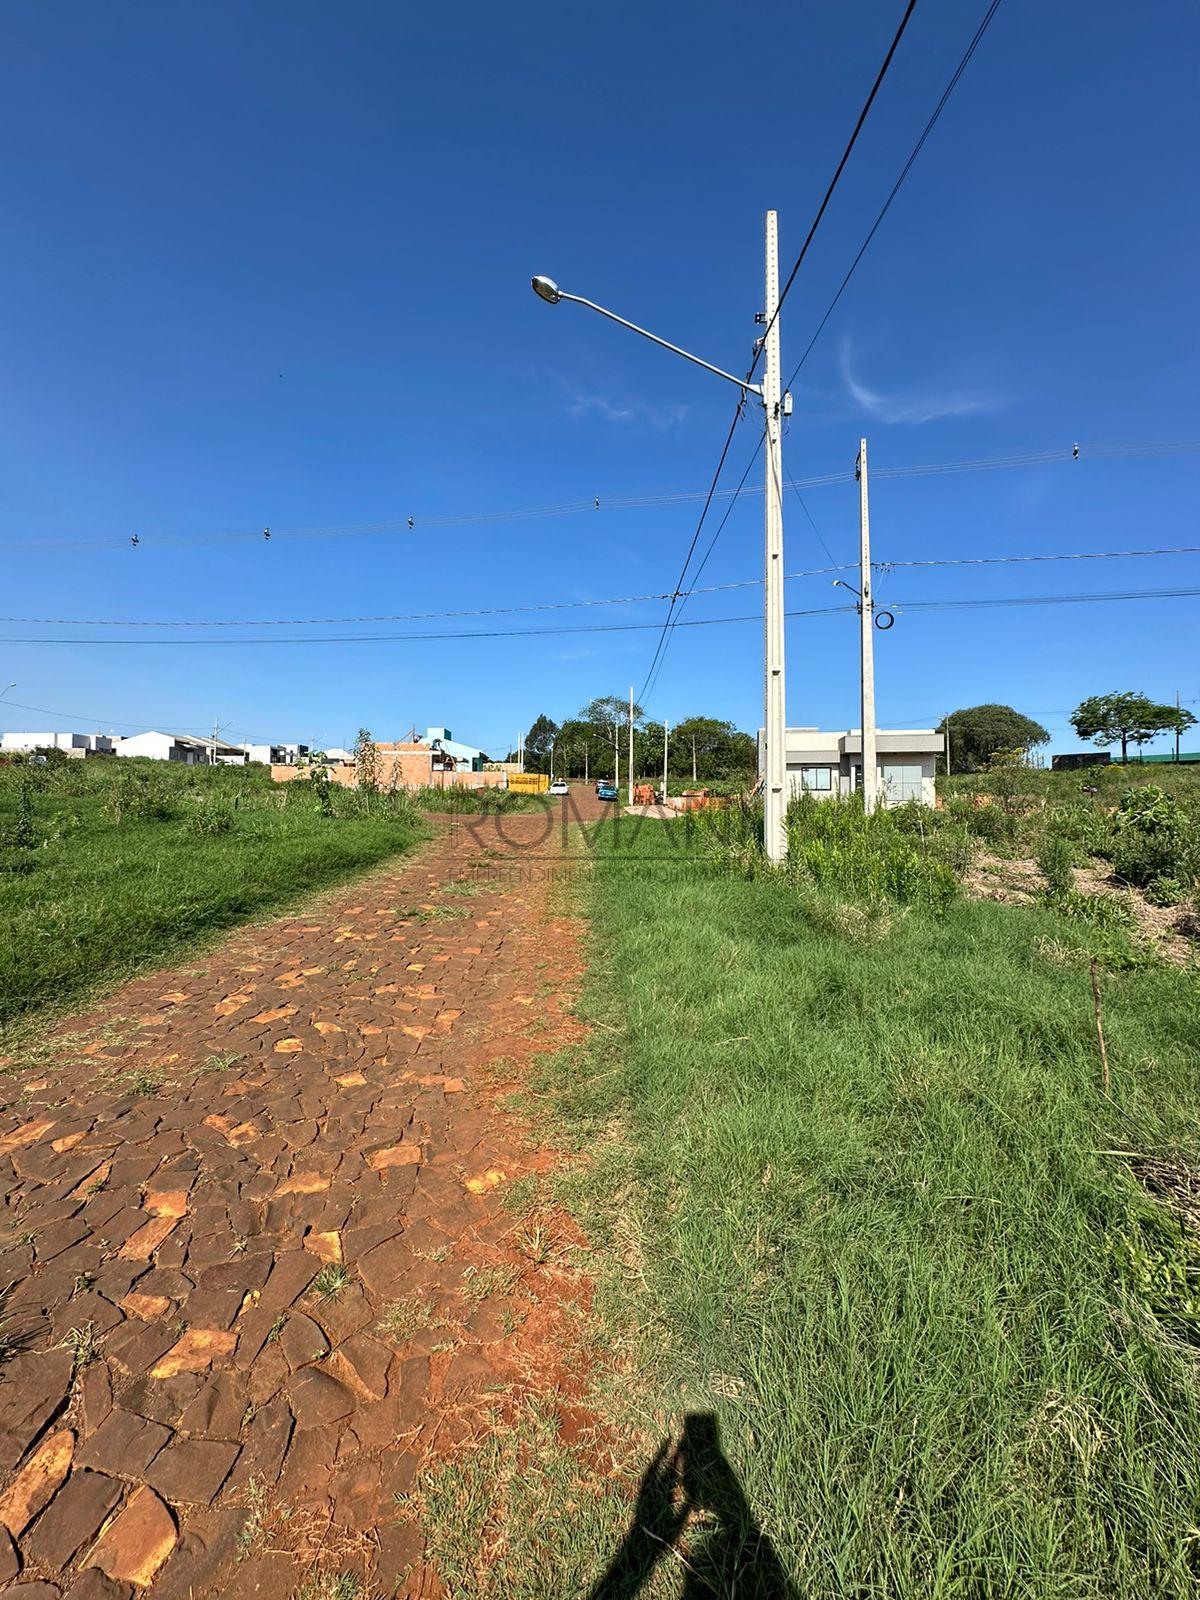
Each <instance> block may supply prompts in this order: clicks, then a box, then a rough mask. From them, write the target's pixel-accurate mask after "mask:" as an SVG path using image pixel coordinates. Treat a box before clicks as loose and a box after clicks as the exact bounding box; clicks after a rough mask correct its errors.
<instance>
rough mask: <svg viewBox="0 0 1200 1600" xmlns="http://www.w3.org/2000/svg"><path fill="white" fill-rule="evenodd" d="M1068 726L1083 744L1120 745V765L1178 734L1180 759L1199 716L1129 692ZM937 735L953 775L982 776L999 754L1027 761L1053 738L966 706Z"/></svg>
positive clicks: (994, 709) (1019, 719) (1003, 714)
mask: <svg viewBox="0 0 1200 1600" xmlns="http://www.w3.org/2000/svg"><path fill="white" fill-rule="evenodd" d="M1070 722H1071V726H1072V727H1073V728H1074V729H1075V732H1076V733H1077V734H1078V735H1079V737H1080V738H1081V739H1088V740H1090V741H1091V743H1093V744H1095V745H1098V746H1100V748H1101V749H1107V748H1109V747H1111V746H1113V745H1117V744H1119V745H1120V747H1121V760H1122V761H1128V759H1129V749H1130V746H1131V745H1132V746H1133V747H1134V748H1136V749H1141V747H1142V746H1143V745H1146V744H1149V743H1150V742H1151V740H1153V739H1157V738H1158V737H1159V736H1160V734H1164V733H1171V734H1174V736H1175V755H1176V757H1178V755H1179V741H1180V739H1181V738H1182V736H1183V735H1184V734H1185V733H1187V731H1188V729H1189V728H1194V727H1195V726H1196V718H1195V716H1194V715H1193V714H1192V713H1191V712H1190V711H1189V710H1188V709H1187V708H1186V707H1185V706H1173V705H1167V704H1164V703H1161V702H1159V701H1156V700H1152V699H1151V698H1150V697H1149V696H1148V695H1144V694H1140V693H1138V692H1136V691H1134V690H1128V689H1127V690H1114V691H1113V692H1112V693H1110V694H1094V695H1090V696H1089V697H1088V698H1087V699H1086V700H1082V701H1080V703H1079V705H1077V706H1076V707H1075V710H1074V711H1073V712H1072V713H1071V717H1070ZM937 731H938V732H939V733H944V734H946V735H947V740H948V744H949V770H950V771H951V772H978V771H979V770H980V769H981V768H982V767H985V766H986V765H987V764H988V762H989V761H991V760H993V759H994V758H995V757H996V756H997V755H1000V754H1013V753H1017V754H1020V755H1023V756H1025V757H1026V758H1028V756H1029V755H1030V754H1031V753H1032V752H1033V751H1034V750H1036V749H1037V748H1038V746H1039V745H1043V744H1045V743H1047V741H1048V740H1049V738H1050V735H1049V733H1048V732H1047V731H1046V729H1045V728H1043V727H1042V725H1041V723H1040V722H1035V721H1034V720H1033V718H1032V717H1026V716H1023V715H1022V714H1021V713H1020V712H1019V711H1015V710H1014V709H1013V707H1012V706H1005V705H982V706H964V707H963V708H962V709H961V710H959V711H952V712H951V713H950V714H949V716H947V717H944V718H943V719H942V721H941V722H940V723H939V724H938V727H937ZM943 765H944V763H943Z"/></svg>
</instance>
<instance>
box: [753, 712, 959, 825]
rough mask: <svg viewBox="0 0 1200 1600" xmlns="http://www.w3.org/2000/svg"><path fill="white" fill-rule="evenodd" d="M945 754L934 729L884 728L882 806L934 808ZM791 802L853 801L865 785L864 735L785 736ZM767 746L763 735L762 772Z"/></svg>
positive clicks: (810, 732) (878, 747)
mask: <svg viewBox="0 0 1200 1600" xmlns="http://www.w3.org/2000/svg"><path fill="white" fill-rule="evenodd" d="M945 748H946V739H945V735H944V734H941V733H938V732H937V731H936V730H935V729H933V728H880V729H879V730H878V731H877V733H876V735H875V757H876V762H877V766H878V771H879V795H880V803H881V804H883V805H887V806H899V805H904V804H905V803H906V802H907V801H909V800H916V801H919V802H920V804H921V805H925V806H931V805H933V803H934V799H935V787H934V778H935V775H936V773H937V758H938V756H940V755H942V754H943V753H944V751H945ZM786 749H787V775H788V798H789V799H795V798H796V797H797V796H798V795H802V794H811V795H814V796H816V797H817V798H818V799H830V798H832V797H833V796H835V795H836V796H841V797H845V796H847V795H852V794H853V793H854V792H855V791H856V790H857V789H858V788H859V787H860V786H861V783H862V733H861V731H860V730H859V729H857V728H848V729H847V730H846V732H845V733H823V732H822V731H821V729H819V728H789V729H788V730H787V734H786ZM763 751H764V740H763V734H762V730H761V729H760V730H759V735H758V770H759V773H760V774H761V773H762V771H763Z"/></svg>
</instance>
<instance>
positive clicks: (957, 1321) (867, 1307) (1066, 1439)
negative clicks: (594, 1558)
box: [529, 814, 1200, 1600]
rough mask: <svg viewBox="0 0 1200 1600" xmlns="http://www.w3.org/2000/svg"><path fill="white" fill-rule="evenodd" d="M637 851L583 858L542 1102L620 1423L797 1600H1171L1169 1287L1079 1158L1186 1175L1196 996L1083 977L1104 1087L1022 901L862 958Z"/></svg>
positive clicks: (1146, 1204)
mask: <svg viewBox="0 0 1200 1600" xmlns="http://www.w3.org/2000/svg"><path fill="white" fill-rule="evenodd" d="M842 828H843V823H842V822H840V821H838V820H835V819H833V818H830V817H829V816H828V814H823V817H822V820H821V822H820V824H819V829H818V832H817V834H816V837H817V838H818V839H822V840H824V841H826V842H827V843H828V844H829V845H830V848H831V850H832V847H834V846H839V845H840V843H841V840H842V831H841V830H842ZM809 842H811V836H810V840H809ZM636 848H637V847H634V854H636ZM641 848H642V849H643V852H644V854H645V856H646V857H647V860H646V862H645V864H644V867H643V870H641V871H638V870H636V862H635V861H633V860H632V859H631V853H630V849H629V847H628V846H626V847H625V848H624V849H623V851H622V852H621V858H620V859H617V858H615V857H614V856H612V855H611V854H610V855H609V857H608V858H607V859H606V856H605V853H604V852H603V850H601V851H600V853H599V854H598V855H597V866H596V871H595V875H594V878H593V881H592V889H591V891H590V892H591V896H592V898H591V911H592V917H593V927H592V960H593V966H592V969H591V979H590V988H589V992H588V997H587V1005H588V1008H589V1009H590V1012H591V1014H592V1015H593V1016H594V1018H595V1020H596V1021H597V1022H598V1023H601V1024H603V1026H602V1027H601V1028H599V1029H598V1031H597V1034H596V1039H597V1041H598V1043H597V1048H596V1049H595V1052H594V1054H593V1055H592V1056H591V1058H590V1060H589V1063H588V1066H587V1068H586V1070H585V1069H584V1068H583V1067H582V1066H581V1063H580V1062H579V1061H578V1060H577V1059H567V1058H564V1059H563V1060H562V1061H560V1062H559V1063H558V1064H557V1066H556V1067H553V1068H551V1069H550V1076H549V1078H548V1089H549V1092H550V1093H551V1095H552V1096H553V1097H554V1099H555V1103H556V1104H557V1106H558V1108H559V1111H560V1114H561V1115H562V1116H563V1118H564V1119H565V1126H566V1127H567V1128H568V1129H569V1130H570V1132H571V1133H572V1134H573V1136H574V1138H575V1140H576V1143H577V1146H578V1148H579V1150H580V1152H581V1159H582V1160H583V1161H584V1164H585V1173H587V1174H588V1176H586V1177H585V1179H584V1180H583V1188H582V1191H578V1192H580V1193H582V1195H583V1197H584V1199H585V1200H586V1203H587V1204H588V1205H589V1206H590V1207H591V1214H592V1219H593V1223H597V1220H598V1221H599V1223H600V1224H605V1223H606V1224H607V1227H608V1229H609V1233H608V1240H609V1244H608V1248H609V1250H610V1251H611V1255H610V1256H609V1258H608V1259H609V1260H610V1263H611V1265H610V1268H609V1271H608V1273H607V1276H606V1278H605V1286H604V1294H603V1295H602V1300H601V1303H605V1304H607V1305H608V1307H609V1312H610V1327H611V1328H612V1330H613V1331H614V1333H616V1334H620V1333H621V1332H622V1330H624V1336H625V1337H627V1338H628V1337H632V1338H634V1339H635V1342H636V1350H637V1357H636V1363H635V1364H636V1365H637V1366H638V1367H639V1368H640V1370H641V1373H642V1377H643V1382H644V1383H645V1384H646V1386H647V1389H648V1394H647V1399H648V1403H654V1402H656V1403H658V1404H659V1405H661V1406H663V1407H665V1408H667V1409H668V1410H670V1409H676V1410H677V1409H682V1408H683V1407H684V1406H686V1407H687V1408H688V1409H696V1408H701V1409H708V1410H712V1411H715V1412H716V1413H717V1414H718V1415H719V1417H720V1421H721V1429H722V1433H723V1436H724V1438H725V1440H726V1446H727V1450H728V1453H729V1456H730V1459H731V1462H732V1464H733V1467H734V1470H735V1471H736V1473H737V1474H738V1476H739V1477H740V1480H741V1482H742V1485H743V1488H744V1490H745V1493H746V1495H747V1496H748V1499H749V1502H750V1505H751V1506H752V1508H753V1511H754V1513H755V1515H756V1517H757V1519H758V1522H759V1524H760V1526H761V1528H762V1530H763V1531H764V1532H765V1533H766V1534H767V1535H768V1536H769V1537H770V1539H771V1540H772V1541H773V1543H774V1545H775V1547H776V1549H777V1551H778V1552H779V1553H780V1556H781V1558H782V1559H783V1561H784V1563H785V1565H786V1567H787V1570H788V1572H789V1574H790V1576H791V1579H792V1581H793V1582H794V1585H795V1592H796V1593H797V1594H798V1595H799V1594H803V1595H804V1596H805V1597H806V1600H846V1597H849V1596H853V1597H867V1596H871V1597H880V1600H883V1597H888V1600H901V1597H903V1600H975V1597H983V1596H1001V1595H1003V1596H1006V1597H1014V1600H1016V1597H1020V1600H1067V1597H1070V1600H1078V1597H1082V1596H1088V1597H1091V1596H1111V1597H1117V1596H1121V1597H1135V1596H1136V1597H1143V1596H1144V1597H1147V1600H1148V1597H1150V1596H1156V1597H1158V1596H1180V1597H1182V1596H1185V1595H1194V1594H1195V1592H1196V1586H1197V1583H1198V1581H1200V1535H1198V1534H1197V1525H1198V1523H1200V1473H1198V1472H1197V1468H1196V1462H1197V1461H1198V1460H1200V1407H1198V1405H1197V1389H1196V1366H1195V1361H1194V1355H1195V1349H1196V1340H1197V1333H1198V1331H1200V1319H1198V1318H1197V1315H1196V1306H1197V1304H1200V1301H1197V1299H1196V1298H1195V1283H1196V1275H1197V1269H1198V1266H1200V1262H1198V1260H1197V1252H1196V1250H1195V1247H1194V1242H1193V1241H1192V1240H1191V1236H1190V1235H1189V1234H1187V1233H1186V1232H1185V1231H1184V1229H1183V1228H1182V1225H1181V1224H1180V1222H1179V1220H1178V1218H1177V1217H1175V1216H1174V1215H1173V1214H1172V1213H1171V1212H1169V1211H1167V1210H1166V1209H1165V1208H1164V1207H1162V1206H1161V1205H1160V1204H1159V1203H1157V1202H1153V1201H1151V1200H1149V1199H1148V1198H1147V1197H1146V1196H1145V1194H1144V1193H1143V1191H1142V1190H1141V1189H1140V1188H1139V1186H1138V1185H1137V1184H1136V1183H1135V1182H1134V1181H1133V1179H1132V1177H1131V1176H1130V1174H1129V1170H1128V1168H1127V1166H1126V1164H1125V1163H1123V1162H1122V1161H1121V1160H1119V1159H1118V1158H1117V1157H1116V1156H1115V1155H1114V1153H1113V1152H1114V1151H1115V1150H1118V1149H1129V1150H1135V1151H1141V1152H1149V1151H1172V1152H1176V1153H1177V1154H1178V1155H1180V1156H1182V1157H1184V1158H1192V1159H1194V1158H1195V1156H1196V1144H1197V1139H1198V1137H1200V1135H1198V1130H1197V1122H1196V1116H1195V1093H1196V1072H1197V1066H1198V1058H1197V1054H1196V1015H1197V998H1198V993H1197V986H1196V981H1195V977H1194V975H1190V974H1187V973H1181V972H1178V971H1175V970H1168V969H1166V968H1165V967H1162V966H1159V965H1144V964H1143V965H1142V966H1140V967H1134V968H1132V969H1131V970H1128V971H1125V972H1122V973H1120V974H1114V973H1105V974H1104V975H1103V979H1102V981H1103V990H1104V1008H1105V1011H1104V1022H1105V1030H1106V1033H1107V1036H1108V1047H1109V1054H1110V1058H1111V1061H1112V1063H1113V1081H1112V1087H1111V1092H1110V1096H1106V1095H1105V1094H1104V1093H1103V1092H1102V1088H1101V1080H1100V1072H1099V1067H1098V1062H1097V1059H1096V1052H1095V1042H1094V1036H1093V1021H1092V1002H1091V996H1090V990H1089V982H1088V973H1087V962H1086V957H1085V956H1083V954H1082V950H1083V947H1082V946H1081V944H1080V930H1079V927H1078V925H1076V924H1074V923H1073V922H1071V921H1070V920H1068V919H1063V918H1061V917H1059V916H1058V915H1057V914H1056V913H1055V912H1054V911H1053V909H1051V908H1049V907H1045V908H1041V907H1039V908H1033V909H1022V908H1015V907H1010V906H1004V905H997V904H992V903H972V902H968V901H965V900H962V899H956V900H949V901H946V902H944V903H941V904H937V905H934V904H931V903H923V902H922V901H921V899H920V898H919V897H918V899H917V900H916V901H915V902H913V903H910V904H909V905H908V906H907V908H901V909H900V910H899V912H898V914H897V915H896V916H895V918H894V919H893V921H892V922H891V924H890V926H886V927H885V928H884V929H883V931H882V933H881V934H880V935H879V936H877V937H874V938H871V939H864V938H861V937H858V936H857V934H856V931H855V928H854V926H853V925H851V924H843V923H842V922H840V921H839V919H838V918H836V917H830V918H827V919H824V920H823V921H822V919H815V918H814V917H813V916H812V915H811V906H810V904H809V903H808V902H807V900H806V896H805V895H804V894H801V893H798V892H797V886H796V883H795V881H794V880H791V879H789V878H788V877H787V876H786V875H780V874H764V875H759V876H754V877H749V876H746V875H744V874H737V873H734V872H721V873H714V872H712V871H710V870H706V871H698V872H694V873H687V872H680V871H672V872H670V873H667V872H662V871H656V870H655V869H654V866H653V863H652V861H651V860H650V858H651V857H652V856H653V854H654V842H653V839H652V837H651V836H647V837H646V838H645V842H644V844H643V845H642V847H641ZM857 851H858V847H857V846H852V847H850V848H849V851H848V854H847V855H846V856H845V857H844V859H848V860H849V861H850V865H851V870H852V872H854V873H856V874H858V875H859V881H860V882H862V881H864V878H863V874H862V871H860V868H859V866H858V865H857V864H856V862H857ZM631 866H632V867H634V869H635V870H630V868H631ZM872 873H873V869H870V870H867V871H866V873H865V880H866V881H867V887H868V888H873V887H874V884H873V882H871V881H870V880H871V879H872ZM614 1195H615V1196H617V1197H619V1199H618V1202H617V1203H615V1204H614V1202H613V1198H612V1197H613V1196H614ZM631 1266H632V1267H633V1268H634V1269H635V1270H631ZM634 1329H637V1330H639V1332H638V1333H637V1334H632V1333H631V1331H630V1330H634ZM650 1375H653V1376H652V1379H651V1376H650ZM749 1539H750V1536H749V1534H748V1535H747V1540H748V1543H747V1554H746V1570H747V1571H749V1570H750V1554H749ZM684 1554H685V1555H686V1554H687V1552H686V1550H685V1551H684ZM734 1566H735V1569H736V1566H737V1563H736V1561H735V1563H734ZM738 1581H739V1580H738V1575H737V1571H736V1570H734V1571H733V1573H732V1577H731V1576H730V1574H729V1573H728V1572H726V1573H725V1574H724V1575H723V1577H721V1578H720V1580H719V1581H717V1580H713V1592H714V1593H718V1594H730V1595H732V1594H734V1593H736V1594H738V1595H739V1596H742V1595H747V1596H748V1595H749V1594H750V1593H751V1592H752V1591H751V1588H750V1587H748V1586H747V1583H748V1581H749V1580H745V1581H743V1583H742V1586H740V1587H739V1586H737V1585H738ZM721 1584H724V1585H725V1587H721ZM529 1592H530V1593H533V1592H534V1591H533V1590H530V1591H529ZM537 1592H538V1593H541V1592H542V1591H540V1590H539V1591H537ZM545 1592H546V1593H551V1592H553V1591H552V1589H547V1590H546V1591H545ZM655 1592H657V1591H655ZM664 1592H669V1591H664Z"/></svg>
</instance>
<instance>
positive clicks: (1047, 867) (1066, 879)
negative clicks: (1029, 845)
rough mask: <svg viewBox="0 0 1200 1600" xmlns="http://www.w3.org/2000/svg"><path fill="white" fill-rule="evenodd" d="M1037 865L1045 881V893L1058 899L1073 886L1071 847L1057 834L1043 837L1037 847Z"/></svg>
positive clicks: (1048, 834)
mask: <svg viewBox="0 0 1200 1600" xmlns="http://www.w3.org/2000/svg"><path fill="white" fill-rule="evenodd" d="M1037 864H1038V866H1039V867H1040V868H1041V872H1042V876H1043V877H1044V878H1045V880H1046V892H1047V894H1049V895H1050V896H1051V897H1052V898H1054V899H1058V898H1060V897H1061V896H1063V895H1066V894H1069V893H1070V892H1071V890H1072V889H1073V888H1074V886H1075V879H1074V877H1073V875H1072V872H1071V846H1070V845H1069V844H1068V843H1067V841H1066V840H1065V839H1064V838H1062V837H1061V835H1059V834H1057V833H1047V834H1045V835H1043V837H1042V841H1041V843H1040V844H1039V846H1038V852H1037Z"/></svg>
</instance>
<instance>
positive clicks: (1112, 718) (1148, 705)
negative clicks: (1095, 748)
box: [1071, 689, 1195, 764]
mask: <svg viewBox="0 0 1200 1600" xmlns="http://www.w3.org/2000/svg"><path fill="white" fill-rule="evenodd" d="M1187 715H1188V716H1191V712H1188V713H1187ZM1175 717H1176V710H1175V707H1174V706H1163V705H1158V704H1157V703H1156V702H1155V701H1153V700H1151V699H1150V698H1149V696H1148V695H1144V694H1136V693H1135V692H1134V691H1133V690H1132V689H1127V690H1124V691H1122V692H1115V691H1114V692H1113V693H1111V694H1094V695H1092V696H1091V697H1090V698H1089V699H1087V700H1083V701H1081V702H1080V704H1079V705H1077V706H1076V707H1075V709H1074V711H1072V713H1071V726H1072V727H1073V728H1074V729H1075V732H1076V733H1077V734H1078V735H1079V737H1080V738H1081V739H1090V740H1091V741H1092V743H1093V744H1098V745H1101V746H1104V745H1110V744H1117V743H1119V744H1120V746H1121V761H1122V764H1123V763H1125V762H1126V761H1128V759H1129V746H1130V745H1131V744H1136V745H1139V746H1140V745H1143V744H1149V742H1150V740H1151V739H1153V738H1154V737H1155V736H1156V735H1157V734H1160V733H1163V732H1165V731H1166V730H1167V729H1169V728H1174V726H1175ZM1193 720H1195V719H1194V718H1193Z"/></svg>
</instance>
